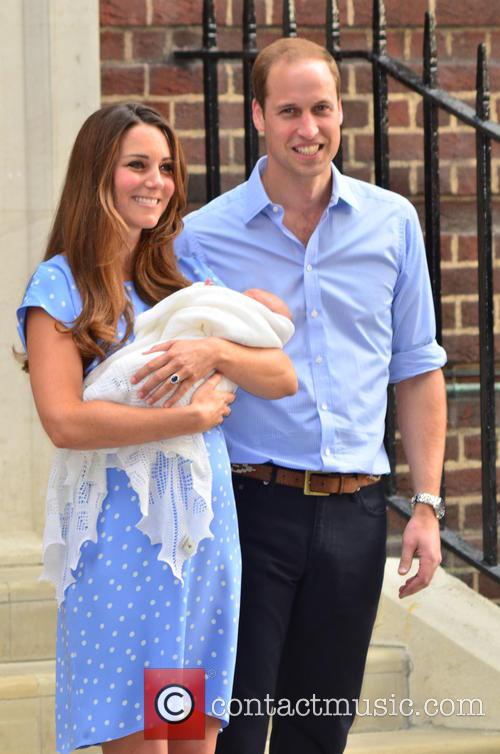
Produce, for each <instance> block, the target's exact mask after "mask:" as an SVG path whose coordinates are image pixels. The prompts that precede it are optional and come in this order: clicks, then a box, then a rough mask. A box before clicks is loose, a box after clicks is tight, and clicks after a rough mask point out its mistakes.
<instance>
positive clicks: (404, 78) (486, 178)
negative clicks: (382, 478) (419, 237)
mask: <svg viewBox="0 0 500 754" xmlns="http://www.w3.org/2000/svg"><path fill="white" fill-rule="evenodd" d="M325 5H326V9H325V11H326V12H325V46H326V48H327V49H328V50H329V51H330V52H331V53H332V55H333V56H334V58H335V59H336V60H338V61H340V62H341V61H343V60H348V59H356V60H364V61H367V62H368V63H371V65H372V71H373V104H374V123H373V126H374V163H375V181H376V183H377V185H379V186H382V187H384V188H389V183H390V161H389V117H388V79H389V77H390V78H392V79H394V80H396V81H398V82H400V83H401V84H402V85H403V86H404V87H405V88H406V89H408V90H410V91H413V92H416V93H417V94H419V95H420V96H421V97H422V99H423V112H424V117H423V131H424V186H425V241H426V251H427V261H428V266H429V273H430V278H431V284H432V291H433V297H434V307H435V312H436V323H437V339H438V341H439V342H441V338H442V318H441V255H440V188H439V124H438V115H439V110H445V111H446V112H448V113H450V114H451V115H454V116H455V117H456V118H457V120H458V121H459V122H461V123H463V124H465V125H468V126H470V127H471V128H473V129H474V131H475V133H476V176H477V238H478V293H479V339H480V363H479V371H480V406H481V462H482V511H483V550H482V552H481V551H480V550H478V549H477V548H475V547H473V546H471V545H470V544H469V543H468V542H466V541H465V540H464V539H463V538H461V537H460V536H459V535H458V534H457V533H456V532H454V531H452V530H451V529H449V528H448V527H447V526H446V525H444V526H443V527H442V529H441V538H442V541H443V544H444V545H445V546H446V547H447V548H448V549H449V550H451V551H452V552H454V553H455V554H456V555H458V556H459V557H460V558H462V559H463V560H465V561H466V562H467V563H469V564H471V565H473V566H475V567H476V568H477V569H479V570H480V571H482V572H483V573H486V574H487V575H489V576H490V577H492V578H493V579H495V580H496V581H499V582H500V566H499V565H498V546H497V499H496V427H495V361H494V359H495V354H494V332H493V259H492V202H491V141H492V140H494V141H498V142H500V125H498V124H496V123H493V122H492V121H491V120H489V107H490V104H489V103H490V93H489V82H488V68H487V61H486V50H485V45H484V44H480V45H479V47H478V57H477V82H476V91H477V96H476V107H475V109H474V108H472V107H470V106H469V105H467V104H466V103H464V102H462V101H461V100H459V99H457V98H456V97H453V96H452V95H450V94H449V93H448V92H446V91H444V90H443V89H441V88H439V86H438V83H437V71H438V65H437V53H436V29H435V23H434V19H433V16H432V15H431V14H430V13H426V14H425V28H424V46H423V75H422V76H419V75H418V74H417V73H415V72H414V71H413V70H411V69H410V68H408V67H407V66H405V65H404V64H403V63H401V62H400V61H398V60H395V59H394V58H392V57H390V56H389V55H388V54H387V35H386V18H385V7H384V2H383V0H373V44H372V49H371V50H343V49H342V47H341V28H340V16H339V10H338V4H337V2H336V0H326V3H325ZM242 22H243V26H242V47H241V49H240V50H219V49H218V47H217V25H216V19H215V10H214V0H204V3H203V46H202V47H201V48H200V49H196V50H179V51H178V52H176V57H177V58H180V59H184V60H201V61H203V70H204V86H205V88H204V94H205V129H206V188H207V199H208V200H210V199H212V198H213V197H215V196H217V195H218V194H219V193H220V159H219V116H218V113H219V104H218V93H217V66H218V63H219V61H225V60H226V61H227V60H237V61H241V63H242V66H243V101H244V127H245V171H246V175H247V176H248V175H249V174H250V172H251V170H252V168H253V166H254V165H255V163H256V161H257V159H258V155H259V149H258V147H259V145H258V136H257V132H256V130H255V128H254V126H253V123H252V117H251V103H252V91H251V82H250V72H251V68H252V64H253V61H254V59H255V57H256V55H257V26H256V21H255V6H254V1H253V0H244V3H243V19H242ZM282 34H283V36H285V37H292V36H296V35H297V23H296V19H295V7H294V2H293V0H283V20H282ZM335 162H336V164H337V165H338V166H339V167H340V168H341V166H342V153H341V152H340V153H339V154H338V155H337V157H336V159H335ZM394 414H395V412H394V399H393V396H392V395H390V400H389V408H388V414H387V423H386V425H387V426H386V447H387V451H388V455H389V460H390V463H391V469H392V470H393V472H394V470H395V465H396V443H395V419H394ZM394 476H395V475H394V473H393V474H392V475H391V480H392V481H391V482H390V484H389V489H388V492H389V503H390V505H391V506H392V507H393V508H395V509H396V510H397V511H398V512H399V513H401V514H403V515H404V516H406V517H408V516H409V515H410V507H409V504H408V502H407V500H405V499H404V498H402V497H400V496H398V495H397V494H396V492H395V486H394Z"/></svg>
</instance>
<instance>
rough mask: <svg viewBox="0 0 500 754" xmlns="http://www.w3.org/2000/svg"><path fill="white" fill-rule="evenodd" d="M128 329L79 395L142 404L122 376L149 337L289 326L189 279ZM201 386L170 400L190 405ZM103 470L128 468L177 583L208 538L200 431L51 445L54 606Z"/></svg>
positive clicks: (234, 337) (88, 522) (273, 338)
mask: <svg viewBox="0 0 500 754" xmlns="http://www.w3.org/2000/svg"><path fill="white" fill-rule="evenodd" d="M134 331H135V340H134V341H133V342H132V343H130V344H129V345H127V346H125V347H124V348H122V349H120V350H119V351H116V352H115V353H114V354H112V355H111V356H109V357H108V358H107V359H106V360H105V361H103V362H102V363H101V364H99V365H98V366H97V367H96V368H95V369H94V370H93V371H92V372H91V373H90V374H89V375H88V376H87V377H86V379H85V381H84V392H83V400H85V401H89V400H107V401H114V402H115V403H125V404H128V405H136V406H145V405H147V404H145V402H144V401H143V400H141V399H140V398H139V397H138V395H137V391H138V386H137V385H132V384H131V382H130V378H131V377H132V375H133V374H135V372H137V370H138V369H140V367H141V366H142V365H143V364H145V363H146V362H148V361H150V360H151V359H152V358H154V355H152V354H144V351H146V350H148V349H149V348H150V347H151V346H153V345H154V344H156V343H163V342H166V341H168V340H174V339H179V338H183V339H194V338H204V337H209V336H213V337H219V338H224V339H226V340H231V341H233V342H236V343H240V344H241V345H245V346H253V347H261V348H281V347H283V346H284V345H285V343H287V342H288V340H289V339H290V338H291V336H292V335H293V332H294V327H293V324H292V323H291V322H290V320H288V319H287V318H286V317H283V316H281V315H279V314H275V313H274V312H272V311H271V310H270V309H268V308H267V307H266V306H264V305H262V304H260V303H259V302H257V301H255V300H253V299H251V298H249V297H247V296H244V295H243V294H241V293H237V292H236V291H233V290H230V289H229V288H221V287H218V286H212V285H205V284H204V283H195V284H194V285H192V286H190V287H188V288H184V289H182V290H180V291H178V292H177V293H174V294H172V295H171V296H168V297H167V298H166V299H164V300H163V301H160V302H159V303H158V304H156V306H153V307H152V308H151V309H149V310H148V311H147V312H144V313H143V314H140V315H139V316H138V317H137V318H136V320H135V326H134ZM207 376H208V375H207ZM201 382H202V380H200V381H199V382H198V383H197V384H196V385H195V386H194V387H193V388H192V389H191V390H190V391H189V392H188V393H187V394H186V395H185V396H183V398H181V400H180V401H179V403H178V404H177V405H186V404H187V403H189V401H190V399H191V396H192V393H193V391H194V390H195V389H196V388H197V387H198V386H199V384H201ZM219 389H222V390H235V389H236V386H235V385H234V383H231V382H230V381H229V380H227V379H226V378H223V379H222V380H221V383H220V385H219ZM167 398H168V396H166V397H165V399H164V400H167ZM152 410H165V411H168V409H152ZM108 469H122V470H123V471H125V472H126V474H127V476H128V479H129V484H130V486H131V487H132V488H133V490H134V491H135V493H136V495H137V499H138V503H139V509H140V513H141V516H142V517H141V519H140V521H139V522H138V523H137V528H138V529H140V530H141V531H142V532H143V533H144V534H146V535H147V536H148V537H149V539H150V541H151V543H152V544H160V545H161V547H160V551H159V555H158V558H159V560H162V561H164V562H166V563H168V564H169V565H170V567H171V569H172V572H173V573H174V575H175V576H176V577H177V578H178V579H179V580H182V567H183V564H184V562H185V560H186V559H187V558H188V557H190V556H191V555H193V554H194V553H195V552H196V551H197V549H198V545H199V543H200V541H201V540H202V539H204V538H206V537H212V535H211V532H210V523H211V521H212V518H213V512H212V505H211V498H212V472H211V467H210V463H209V458H208V453H207V449H206V447H205V442H204V439H203V436H202V435H201V434H195V435H183V436H180V437H174V438H171V439H166V440H160V441H157V442H150V443H144V444H142V445H132V446H126V447H119V448H106V449H101V450H89V451H84V450H64V449H59V450H57V451H56V454H55V458H54V462H53V465H52V469H51V473H50V478H49V485H48V492H47V500H46V520H45V531H44V570H43V574H42V578H43V579H47V580H49V581H52V582H53V583H54V584H55V587H56V597H57V600H58V602H59V604H61V602H62V601H63V600H64V593H65V590H66V588H67V587H68V586H69V585H70V584H72V583H73V582H74V581H75V577H74V575H73V573H72V571H74V570H75V569H76V567H77V565H78V561H79V558H80V550H81V547H82V544H83V543H84V542H85V541H87V540H91V541H93V542H96V541H97V519H98V516H99V513H100V511H101V507H102V503H103V500H104V498H105V497H106V495H107V494H108V488H107V470H108Z"/></svg>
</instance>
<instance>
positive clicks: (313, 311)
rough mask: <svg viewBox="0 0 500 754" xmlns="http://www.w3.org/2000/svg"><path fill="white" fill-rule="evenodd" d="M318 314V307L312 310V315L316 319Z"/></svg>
mask: <svg viewBox="0 0 500 754" xmlns="http://www.w3.org/2000/svg"><path fill="white" fill-rule="evenodd" d="M317 316H318V311H317V310H316V309H313V310H312V312H311V317H312V318H313V319H316V317H317Z"/></svg>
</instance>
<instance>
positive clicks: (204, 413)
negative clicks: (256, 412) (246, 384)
mask: <svg viewBox="0 0 500 754" xmlns="http://www.w3.org/2000/svg"><path fill="white" fill-rule="evenodd" d="M26 335H27V351H28V359H29V366H30V379H31V387H32V390H33V395H34V398H35V403H36V407H37V410H38V414H39V416H40V420H41V422H42V425H43V427H44V429H45V431H46V432H47V434H48V435H49V437H50V439H51V440H52V442H53V443H54V445H56V446H57V447H61V448H73V449H79V450H92V449H97V448H110V447H121V446H125V445H137V444H141V443H145V442H152V441H154V440H162V439H166V438H169V437H176V436H178V435H185V434H192V433H195V432H203V431H206V430H208V429H210V428H211V427H213V426H215V425H217V424H220V423H221V422H222V420H223V418H224V416H227V415H228V414H229V413H230V409H229V403H231V402H232V401H233V400H234V396H233V395H232V393H227V392H220V391H217V390H215V386H216V384H217V382H218V381H219V380H220V375H214V377H212V378H211V379H210V380H209V381H207V383H205V385H203V386H202V387H201V388H199V390H197V391H196V393H195V395H194V396H193V400H192V402H191V404H190V405H189V406H184V407H181V408H169V409H165V408H156V409H149V408H137V407H133V406H124V405H120V404H118V403H111V402H108V401H88V402H84V401H83V400H82V392H83V370H82V362H81V358H80V355H79V352H78V349H77V348H76V346H75V344H74V342H73V339H72V337H71V334H70V333H60V332H58V331H57V330H56V329H55V326H54V319H53V318H52V317H50V315H48V314H47V313H46V312H45V311H44V310H43V309H41V308H32V309H29V312H28V315H27V324H26Z"/></svg>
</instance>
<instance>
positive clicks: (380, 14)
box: [373, 0, 387, 55]
mask: <svg viewBox="0 0 500 754" xmlns="http://www.w3.org/2000/svg"><path fill="white" fill-rule="evenodd" d="M386 26H387V23H386V20H385V4H384V0H373V52H374V53H375V54H376V55H385V53H386V52H387V32H386Z"/></svg>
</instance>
